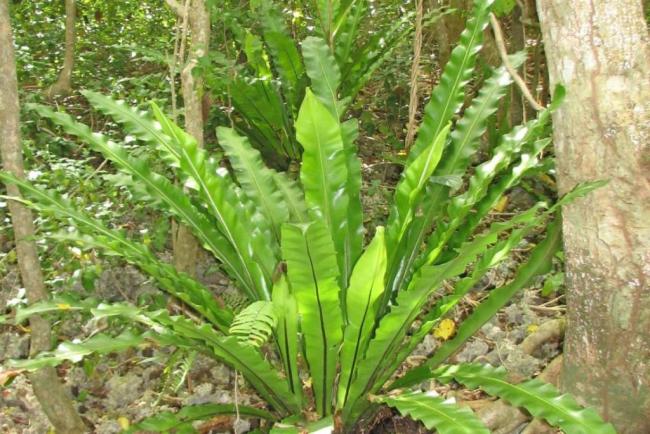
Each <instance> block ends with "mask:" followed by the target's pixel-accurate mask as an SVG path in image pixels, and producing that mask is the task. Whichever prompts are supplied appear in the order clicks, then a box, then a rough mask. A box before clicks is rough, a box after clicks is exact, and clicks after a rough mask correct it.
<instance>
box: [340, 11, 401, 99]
mask: <svg viewBox="0 0 650 434" xmlns="http://www.w3.org/2000/svg"><path fill="white" fill-rule="evenodd" d="M363 3H364V6H363V7H362V8H361V9H359V13H360V14H367V8H366V7H365V2H363ZM413 15H414V14H413V13H412V12H407V13H405V14H403V15H402V16H401V17H400V19H398V20H395V21H394V22H393V23H391V24H390V25H389V26H388V27H386V28H383V29H381V30H378V31H375V32H373V34H372V35H371V36H370V37H369V38H365V37H360V36H359V35H358V34H357V35H355V34H354V32H353V33H350V38H354V41H352V40H350V39H348V41H347V42H346V46H345V50H344V51H343V52H342V51H341V50H337V59H338V61H339V64H340V65H341V75H342V79H341V81H342V85H341V94H342V95H343V97H344V98H347V99H353V98H355V97H356V96H357V94H358V93H359V91H360V90H361V89H362V88H363V86H365V85H366V84H367V83H368V81H369V80H370V79H371V78H372V75H373V74H374V72H375V71H376V70H377V69H378V68H379V67H380V66H381V65H382V64H383V63H384V62H385V61H386V60H387V59H390V58H391V55H392V53H393V52H394V51H395V49H396V48H397V47H399V46H400V42H402V40H403V39H404V38H405V37H407V36H408V35H409V34H410V33H411V31H412V30H413V26H412V25H411V20H412V18H413ZM359 16H360V15H355V19H356V17H359ZM366 16H367V15H366ZM355 31H357V32H358V30H355ZM356 41H363V42H365V43H363V44H362V45H361V46H359V44H354V43H353V42H356ZM348 43H350V45H347V44H348Z"/></svg>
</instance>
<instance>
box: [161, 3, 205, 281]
mask: <svg viewBox="0 0 650 434" xmlns="http://www.w3.org/2000/svg"><path fill="white" fill-rule="evenodd" d="M166 1H167V4H168V5H169V6H170V7H171V8H172V10H174V12H175V13H176V14H177V15H178V16H180V17H183V15H184V14H185V10H184V9H185V8H184V7H182V6H181V5H180V4H179V3H178V2H176V1H175V0H166ZM187 12H188V14H189V16H188V18H189V23H190V33H191V37H192V42H191V46H190V54H189V59H188V61H187V64H186V65H185V67H184V68H183V70H182V71H181V87H182V91H183V106H184V108H185V130H186V131H187V132H188V133H189V134H191V135H192V136H193V137H194V138H195V139H196V141H197V142H198V144H199V146H201V147H202V146H203V141H204V137H203V130H204V125H203V102H202V101H203V91H204V89H203V78H201V77H198V76H197V77H195V76H193V75H192V72H193V70H194V68H195V67H196V65H197V64H198V61H199V58H201V57H203V56H205V55H206V54H207V53H208V49H209V46H210V14H209V12H208V10H207V8H206V4H205V0H191V1H190V5H189V10H188V11H187ZM173 244H174V265H175V266H176V268H177V269H178V270H180V271H184V272H186V273H188V274H190V275H195V274H196V264H197V255H198V254H199V252H200V248H199V244H198V242H197V241H196V239H195V238H194V236H193V235H192V233H191V232H190V231H189V229H187V228H186V227H185V226H183V225H179V226H178V230H177V231H176V233H175V235H174V243H173Z"/></svg>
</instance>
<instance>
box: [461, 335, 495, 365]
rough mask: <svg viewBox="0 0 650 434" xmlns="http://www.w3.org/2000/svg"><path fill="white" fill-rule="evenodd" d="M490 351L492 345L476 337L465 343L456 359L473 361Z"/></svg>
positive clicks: (462, 361)
mask: <svg viewBox="0 0 650 434" xmlns="http://www.w3.org/2000/svg"><path fill="white" fill-rule="evenodd" d="M489 351H490V347H489V346H488V344H487V343H486V342H485V341H483V340H481V339H475V340H473V341H470V342H468V343H467V344H465V347H464V348H463V350H462V351H461V352H460V353H459V354H458V355H457V356H456V360H457V361H459V362H461V363H465V362H473V361H474V360H476V359H477V358H478V357H480V356H484V355H486V354H487V353H488V352H489Z"/></svg>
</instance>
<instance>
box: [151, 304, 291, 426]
mask: <svg viewBox="0 0 650 434" xmlns="http://www.w3.org/2000/svg"><path fill="white" fill-rule="evenodd" d="M147 316H148V318H149V319H150V321H152V322H153V323H154V324H157V325H160V326H163V327H162V328H161V327H154V328H155V329H156V332H157V333H158V335H157V336H156V340H158V341H159V342H160V343H161V344H163V345H174V346H176V347H180V348H188V349H191V350H197V349H201V350H202V351H204V352H208V353H210V354H211V355H213V356H214V357H216V358H218V359H219V360H221V361H222V362H224V363H226V364H227V365H228V366H231V367H232V368H234V369H236V370H238V371H240V372H241V373H242V375H243V376H244V378H246V380H248V382H249V383H250V384H251V385H252V386H253V387H254V388H255V390H257V392H258V393H259V394H260V396H261V397H262V398H263V399H265V400H266V401H267V402H268V403H269V404H270V405H272V406H273V407H274V408H275V409H276V410H277V411H278V412H280V413H281V414H293V413H297V412H300V405H299V401H298V399H297V397H296V395H295V394H293V393H292V392H291V391H290V390H289V387H288V386H287V383H286V381H285V380H284V379H283V378H281V377H280V375H279V372H278V371H277V370H276V369H275V367H274V366H273V365H271V363H270V362H269V361H268V360H266V358H265V356H263V355H262V354H261V353H260V352H259V350H258V349H257V348H254V347H252V346H250V345H244V344H241V343H240V342H239V340H238V338H237V337H236V336H226V337H222V336H219V335H217V334H215V333H214V330H213V329H212V328H210V327H209V326H207V324H201V325H197V324H196V323H194V322H193V321H191V320H189V319H187V318H186V317H183V316H175V317H172V316H170V315H169V314H168V313H167V312H166V311H158V312H154V313H148V314H147Z"/></svg>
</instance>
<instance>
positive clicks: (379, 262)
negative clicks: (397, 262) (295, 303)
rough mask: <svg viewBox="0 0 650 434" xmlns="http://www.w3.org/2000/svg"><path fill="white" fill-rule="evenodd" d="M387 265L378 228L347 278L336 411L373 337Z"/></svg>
mask: <svg viewBox="0 0 650 434" xmlns="http://www.w3.org/2000/svg"><path fill="white" fill-rule="evenodd" d="M386 261H387V259H386V242H385V239H384V228H383V227H381V226H379V227H377V232H376V233H375V238H374V239H373V240H372V242H371V243H370V245H369V246H368V248H367V249H366V251H365V252H364V253H363V255H362V256H361V258H359V261H357V264H356V266H355V267H354V270H353V271H352V276H351V277H350V288H349V289H348V292H347V297H346V310H347V325H346V327H345V333H344V336H343V346H342V348H341V374H340V377H339V387H338V399H337V401H338V407H339V408H342V407H343V406H344V404H345V401H346V399H347V396H348V392H349V389H350V384H351V382H352V376H353V374H354V372H355V369H356V365H357V361H358V360H359V359H360V358H361V356H362V354H364V353H365V350H366V347H367V345H368V341H369V340H370V337H371V334H372V330H373V327H374V324H375V318H376V313H377V306H376V304H377V300H378V299H379V297H381V294H382V292H383V291H384V276H385V274H386Z"/></svg>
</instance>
